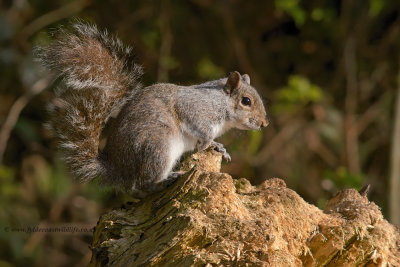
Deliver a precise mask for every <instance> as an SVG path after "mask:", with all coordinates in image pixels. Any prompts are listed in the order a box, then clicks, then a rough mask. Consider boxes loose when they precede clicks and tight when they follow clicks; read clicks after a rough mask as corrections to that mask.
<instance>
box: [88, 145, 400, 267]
mask: <svg viewBox="0 0 400 267" xmlns="http://www.w3.org/2000/svg"><path fill="white" fill-rule="evenodd" d="M220 166H221V155H220V154H219V153H218V152H215V151H213V150H207V151H203V152H200V153H196V154H193V155H192V156H190V157H189V158H188V159H186V160H185V161H184V162H183V163H182V167H181V170H183V171H185V172H186V174H185V175H184V176H182V177H181V178H179V179H178V180H177V181H176V183H174V184H173V185H171V186H170V187H169V188H167V189H166V190H165V191H163V192H159V193H157V194H154V195H151V196H149V197H147V198H145V199H143V200H141V201H139V202H137V203H127V204H126V205H124V207H122V208H120V209H114V210H112V211H110V212H108V213H106V214H104V215H102V216H101V217H100V219H99V222H98V224H97V226H96V230H95V233H94V236H93V243H92V247H91V248H92V252H93V254H92V259H91V266H108V265H110V266H114V265H116V266H232V265H234V266H302V265H303V266H400V233H399V230H398V229H397V228H396V227H395V226H393V225H391V224H390V223H388V222H387V221H386V220H385V219H384V218H383V216H382V213H381V211H380V208H379V207H378V206H377V205H376V204H375V203H373V202H370V201H368V199H367V197H366V192H365V191H364V192H362V194H360V193H359V192H357V191H356V190H354V189H347V190H344V191H341V192H339V193H338V194H337V195H336V196H334V197H333V198H332V199H331V200H329V201H328V202H327V204H326V208H325V210H324V211H322V210H320V209H318V208H317V207H315V206H313V205H311V204H309V203H307V202H305V201H304V200H303V199H302V198H301V197H300V196H299V195H298V194H297V193H296V192H294V191H293V190H291V189H289V188H287V187H286V184H285V182H284V181H283V180H281V179H278V178H272V179H269V180H266V181H265V182H264V183H262V184H261V185H259V186H252V185H251V184H250V182H249V181H248V180H246V179H244V178H242V179H238V180H235V179H232V177H231V176H230V175H229V174H226V173H221V172H220Z"/></svg>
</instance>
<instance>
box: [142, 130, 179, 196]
mask: <svg viewBox="0 0 400 267" xmlns="http://www.w3.org/2000/svg"><path fill="white" fill-rule="evenodd" d="M171 136H174V135H171ZM175 136H176V135H175ZM167 140H168V139H167ZM152 141H153V142H154V141H155V140H154V139H153V140H152ZM158 141H159V144H157V145H156V146H154V147H153V148H154V151H152V152H150V151H149V152H150V153H149V154H148V155H146V156H145V158H144V159H143V161H147V162H148V163H149V164H144V165H143V166H146V168H145V169H143V170H142V173H143V178H144V179H143V180H142V181H143V183H142V185H143V189H144V190H146V191H149V192H156V191H161V190H163V189H164V188H166V187H167V186H169V185H170V184H172V183H173V182H174V181H175V180H176V179H177V178H178V177H180V176H181V175H182V173H180V172H172V169H173V167H174V166H175V165H176V163H177V162H178V160H179V159H180V157H181V156H182V154H183V152H184V143H183V140H181V138H176V137H173V138H172V137H171V138H170V139H169V141H167V142H165V139H160V140H158ZM150 150H151V149H150Z"/></svg>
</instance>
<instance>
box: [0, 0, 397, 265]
mask: <svg viewBox="0 0 400 267" xmlns="http://www.w3.org/2000/svg"><path fill="white" fill-rule="evenodd" d="M0 6H1V9H0V70H1V72H0V123H1V129H0V130H1V132H0V164H1V165H0V227H1V228H0V259H1V260H0V265H1V266H3V264H5V266H7V264H9V266H10V265H37V266H64V265H85V264H87V263H88V261H89V260H90V256H91V254H90V250H89V247H88V246H89V245H90V242H91V233H69V232H68V231H67V232H66V233H43V232H38V231H36V232H35V233H23V232H18V229H20V228H21V229H25V230H26V229H27V227H35V226H39V227H50V228H51V227H59V226H65V225H66V226H75V227H83V228H85V229H90V228H91V227H92V226H94V225H95V224H96V222H97V219H98V217H99V216H100V214H102V213H104V212H105V211H107V210H110V209H111V208H113V207H118V206H120V205H121V204H122V203H124V201H126V199H127V196H124V195H121V194H116V193H114V192H113V191H112V190H109V189H105V188H101V187H99V186H98V185H97V184H96V183H92V184H88V185H81V184H78V183H75V182H74V181H73V179H72V177H71V175H69V174H68V172H67V171H66V168H65V165H64V163H63V162H62V160H60V157H59V156H60V155H59V153H58V152H57V149H56V142H55V140H54V139H53V138H52V137H51V135H50V133H49V132H48V131H47V130H46V128H45V127H44V126H43V123H44V122H45V121H46V117H47V115H46V104H47V103H48V102H49V101H50V100H51V99H52V97H53V92H52V89H53V88H52V86H51V84H49V81H48V78H47V73H45V72H43V70H42V69H41V68H40V66H38V65H37V64H36V63H35V62H34V61H33V56H32V48H33V47H34V46H36V45H44V44H47V43H49V42H50V41H51V35H49V31H50V32H51V30H52V29H55V28H57V27H58V26H60V25H67V24H68V22H69V21H70V19H71V18H79V19H83V20H85V21H90V22H92V23H95V24H97V25H98V26H99V28H101V29H104V28H107V29H108V30H109V31H110V32H112V33H115V34H117V35H118V36H119V37H120V39H122V40H123V42H124V43H126V44H130V45H133V47H134V50H135V52H136V54H137V61H138V62H140V63H141V64H143V66H144V69H145V75H144V77H143V83H144V84H145V85H150V84H152V83H155V82H157V81H163V82H172V83H178V84H193V83H199V82H203V81H205V80H210V79H215V78H220V77H222V76H225V75H226V74H227V73H229V72H230V71H234V70H238V71H239V72H241V73H248V74H249V75H250V77H251V82H252V84H253V85H254V86H255V87H256V88H257V89H258V90H259V92H260V93H261V94H262V96H263V97H265V98H266V99H268V103H269V104H268V109H269V115H270V118H271V124H270V126H268V127H267V128H266V129H263V130H262V131H254V132H240V131H232V132H230V133H228V134H226V135H225V136H223V137H222V138H220V141H221V142H222V143H224V144H225V145H226V147H227V149H228V151H229V152H230V153H231V155H232V158H233V160H232V162H231V163H229V164H226V165H224V167H223V170H224V171H226V172H228V173H230V174H231V175H232V176H233V177H235V178H240V177H247V178H248V179H249V180H251V182H252V183H253V184H258V183H261V182H262V181H264V180H265V179H268V178H272V177H281V178H283V179H284V180H285V181H286V183H287V184H288V186H289V187H290V188H292V189H294V190H296V191H297V192H298V193H299V194H300V195H301V196H302V197H303V198H304V199H306V200H307V201H309V202H310V203H313V204H315V205H317V206H319V207H320V208H323V207H324V205H325V202H326V200H327V199H329V198H330V197H331V196H332V195H334V194H335V193H336V192H337V191H338V190H340V189H342V188H351V187H352V188H356V189H360V188H361V187H362V186H363V185H365V184H371V192H370V194H369V198H370V200H371V201H374V202H376V203H377V204H378V205H379V206H380V207H382V209H383V213H384V214H385V216H387V217H389V218H391V219H392V221H393V222H397V223H399V222H400V218H398V217H396V216H397V215H396V214H395V213H394V212H393V210H396V209H399V206H400V203H398V202H395V201H393V199H395V198H392V200H391V201H392V203H390V198H389V195H390V188H391V186H390V181H391V179H392V180H393V181H394V179H396V177H397V179H398V177H399V173H398V172H396V170H395V169H394V171H391V166H395V164H393V163H391V162H396V160H398V158H397V156H396V155H395V153H392V152H391V151H392V148H393V145H394V144H393V143H392V139H393V140H396V138H394V137H393V138H392V136H395V134H397V133H398V131H399V130H400V129H399V130H395V129H396V128H395V127H394V125H395V121H396V119H400V118H399V117H398V116H396V113H395V110H396V97H397V94H398V91H399V90H400V84H399V83H400V78H399V81H398V79H397V77H400V74H399V72H400V70H399V59H400V58H399V55H398V53H399V26H400V24H399V19H400V13H399V12H400V1H385V0H368V1H367V0H346V1H334V0H324V1H321V0H318V1H317V0H310V1H300V0H275V1H238V0H229V1H211V0H191V1H144V0H142V1H120V0H112V1H90V0H78V1H67V0H55V1H44V0H34V1H27V0H15V1H11V0H8V1H0ZM392 192H394V193H395V192H397V193H399V191H398V190H397V191H395V190H393V191H392ZM392 194H393V193H392ZM390 207H392V209H390Z"/></svg>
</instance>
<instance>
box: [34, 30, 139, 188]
mask: <svg viewBox="0 0 400 267" xmlns="http://www.w3.org/2000/svg"><path fill="white" fill-rule="evenodd" d="M73 29H74V30H73V31H72V32H68V31H66V30H63V29H62V30H59V31H58V32H57V38H56V40H55V41H54V42H53V43H51V44H50V45H49V46H47V47H41V48H39V49H37V51H36V52H37V58H38V59H39V60H40V61H41V62H42V63H43V64H44V65H45V66H46V67H47V68H48V69H50V70H52V71H55V72H56V74H57V75H58V76H59V77H60V78H62V82H63V83H62V84H63V85H61V86H60V87H59V88H58V89H57V90H56V94H57V97H58V98H57V99H56V101H54V104H53V105H52V107H51V108H50V116H51V118H50V123H49V125H50V127H51V128H52V129H53V130H54V132H55V133H56V135H57V136H58V138H59V139H60V147H61V148H62V149H63V150H64V153H65V159H66V161H67V163H68V165H69V167H70V169H71V171H72V172H73V173H74V174H75V175H76V176H77V177H79V178H80V179H81V180H82V181H88V180H91V179H93V178H95V177H97V176H98V175H101V174H103V173H104V166H103V164H102V162H101V160H100V159H99V154H98V146H99V139H100V134H101V131H102V129H103V127H104V124H105V122H106V121H107V119H108V118H109V116H110V115H111V114H112V113H113V111H115V110H118V109H120V108H121V107H122V105H123V104H124V103H125V102H126V101H127V100H128V99H129V97H130V96H131V95H132V92H134V91H136V90H137V89H138V88H139V87H140V83H139V82H138V79H139V78H140V76H141V75H142V68H141V67H140V66H139V65H136V64H134V63H133V62H132V55H131V48H129V47H125V46H124V45H123V44H122V43H121V41H120V40H119V39H116V38H112V37H110V36H109V35H108V34H107V32H100V31H99V30H98V29H97V27H96V26H92V25H88V24H85V23H77V24H74V25H73Z"/></svg>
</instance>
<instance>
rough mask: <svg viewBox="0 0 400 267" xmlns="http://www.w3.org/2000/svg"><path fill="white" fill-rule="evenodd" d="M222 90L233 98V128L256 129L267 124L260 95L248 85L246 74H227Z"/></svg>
mask: <svg viewBox="0 0 400 267" xmlns="http://www.w3.org/2000/svg"><path fill="white" fill-rule="evenodd" d="M224 91H225V93H226V94H228V95H229V96H230V97H231V99H232V100H233V104H234V115H233V116H234V118H233V119H234V124H235V126H234V127H235V128H238V129H242V130H258V129H260V128H261V127H266V126H267V125H268V123H269V122H268V118H267V112H266V111H265V107H264V104H263V101H262V100H261V97H260V95H259V94H258V93H257V91H256V89H254V88H253V87H252V86H251V85H250V77H249V75H247V74H244V75H243V76H241V75H240V74H239V72H237V71H234V72H231V73H230V74H229V76H228V79H227V81H226V84H225V86H224Z"/></svg>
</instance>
